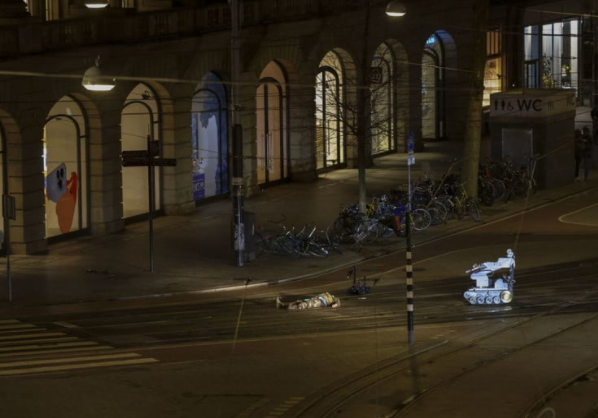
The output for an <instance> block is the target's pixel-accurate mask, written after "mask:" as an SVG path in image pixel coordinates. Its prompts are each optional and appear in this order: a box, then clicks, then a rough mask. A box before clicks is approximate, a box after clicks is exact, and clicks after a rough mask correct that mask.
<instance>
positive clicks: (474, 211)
mask: <svg viewBox="0 0 598 418" xmlns="http://www.w3.org/2000/svg"><path fill="white" fill-rule="evenodd" d="M465 206H466V207H467V213H468V215H469V217H470V218H471V219H473V220H474V221H476V222H479V220H480V218H481V216H482V213H481V211H480V207H479V206H478V204H477V202H476V201H475V200H473V199H468V200H467V202H466V203H465Z"/></svg>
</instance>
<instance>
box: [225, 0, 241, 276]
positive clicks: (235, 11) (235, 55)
mask: <svg viewBox="0 0 598 418" xmlns="http://www.w3.org/2000/svg"><path fill="white" fill-rule="evenodd" d="M239 1H240V0H228V2H229V5H230V9H231V80H232V88H231V103H230V110H231V126H232V153H233V166H232V176H233V178H232V182H231V185H232V189H233V190H232V192H233V217H234V231H233V241H234V242H233V246H234V249H235V252H236V256H237V266H239V267H243V266H244V265H245V225H244V221H243V183H244V180H243V127H242V126H241V118H240V113H239V112H240V110H241V106H240V104H239V103H238V101H239V96H240V95H239V74H240V68H239V63H240V61H241V59H240V58H241V57H240V52H241V51H240V45H239Z"/></svg>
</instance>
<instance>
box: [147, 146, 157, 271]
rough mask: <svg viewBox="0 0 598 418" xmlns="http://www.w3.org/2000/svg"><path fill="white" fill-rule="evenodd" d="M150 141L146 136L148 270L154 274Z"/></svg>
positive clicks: (152, 189) (152, 169) (152, 176)
mask: <svg viewBox="0 0 598 418" xmlns="http://www.w3.org/2000/svg"><path fill="white" fill-rule="evenodd" d="M150 141H151V138H150V136H149V135H148V136H147V154H148V162H147V176H148V177H147V181H148V189H149V190H148V195H149V245H150V247H149V251H150V257H149V259H150V265H149V269H150V272H152V273H153V272H154V205H155V202H154V200H155V199H154V164H153V160H154V158H153V157H152V156H151V155H150V154H151V153H150V147H151V145H150Z"/></svg>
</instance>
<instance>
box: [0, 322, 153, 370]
mask: <svg viewBox="0 0 598 418" xmlns="http://www.w3.org/2000/svg"><path fill="white" fill-rule="evenodd" d="M110 350H114V348H113V347H111V346H108V345H103V344H100V343H97V342H95V341H85V340H82V339H80V338H79V337H76V336H71V335H68V334H65V333H64V332H59V331H52V330H49V329H45V328H42V327H38V326H36V325H34V324H27V323H23V322H21V321H19V320H17V319H8V320H0V358H6V360H0V376H11V375H23V374H28V373H45V372H58V371H69V370H79V369H92V368H100V367H111V366H130V365H139V364H150V363H156V362H158V360H156V359H154V358H151V357H142V356H141V355H140V354H137V353H114V351H112V352H111V353H110ZM86 351H88V352H91V351H93V352H98V353H97V354H95V353H94V354H91V353H90V355H84V354H83V353H84V352H86ZM99 351H104V352H106V354H102V353H99ZM48 354H54V355H60V354H65V355H72V356H73V357H67V356H63V357H60V358H56V357H53V358H45V359H44V358H43V357H42V356H44V355H48ZM33 356H36V357H35V358H33ZM18 357H21V360H17V358H18ZM24 357H25V359H23V358H24ZM9 358H10V359H9ZM11 359H14V361H11Z"/></svg>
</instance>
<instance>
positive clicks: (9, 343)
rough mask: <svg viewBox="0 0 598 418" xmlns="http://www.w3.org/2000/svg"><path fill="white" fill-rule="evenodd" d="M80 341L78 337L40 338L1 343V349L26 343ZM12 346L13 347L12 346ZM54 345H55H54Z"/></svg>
mask: <svg viewBox="0 0 598 418" xmlns="http://www.w3.org/2000/svg"><path fill="white" fill-rule="evenodd" d="M76 340H79V338H77V337H67V336H66V335H65V336H62V337H54V338H39V339H37V340H28V341H5V342H2V343H0V347H14V344H24V343H25V344H26V343H42V344H43V343H47V342H56V341H76ZM11 344H12V345H11ZM34 345H36V346H37V345H39V344H34ZM52 345H54V344H52Z"/></svg>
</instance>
